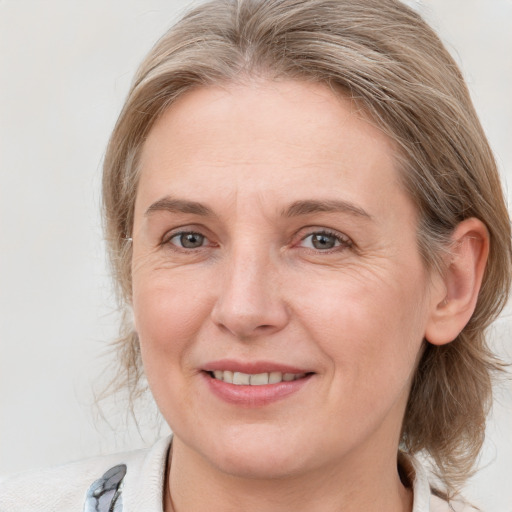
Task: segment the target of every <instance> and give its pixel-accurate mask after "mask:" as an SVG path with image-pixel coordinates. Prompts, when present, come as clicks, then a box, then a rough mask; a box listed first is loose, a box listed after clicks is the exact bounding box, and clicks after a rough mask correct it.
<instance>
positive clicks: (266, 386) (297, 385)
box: [201, 360, 315, 407]
mask: <svg viewBox="0 0 512 512" xmlns="http://www.w3.org/2000/svg"><path fill="white" fill-rule="evenodd" d="M201 373H202V374H203V377H204V379H205V382H206V384H207V387H208V389H210V391H211V392H212V393H213V394H214V395H216V396H217V397H218V398H220V399H221V400H223V401H224V402H227V403H228V404H231V405H236V406H239V407H240V406H241V407H260V406H266V405H269V404H271V403H273V402H277V401H280V400H283V399H285V398H286V397H289V396H291V395H294V394H296V393H299V392H300V390H301V389H303V388H305V387H309V385H308V383H309V382H310V381H311V378H312V377H313V376H314V375H315V372H312V371H307V370H305V369H304V368H294V367H292V366H288V365H281V364H276V363H270V362H264V361H260V362H251V363H248V362H243V363H242V362H238V361H229V360H223V361H216V362H212V363H209V364H208V365H207V366H206V367H205V368H203V370H202V372H201Z"/></svg>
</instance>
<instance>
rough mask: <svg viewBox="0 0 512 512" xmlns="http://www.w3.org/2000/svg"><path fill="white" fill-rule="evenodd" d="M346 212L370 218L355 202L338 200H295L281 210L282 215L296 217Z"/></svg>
mask: <svg viewBox="0 0 512 512" xmlns="http://www.w3.org/2000/svg"><path fill="white" fill-rule="evenodd" d="M322 212H327V213H331V212H334V213H348V214H350V215H354V216H356V217H362V218H366V219H369V220H371V219H372V216H371V215H370V214H369V213H368V212H366V211H365V210H363V209H362V208H360V207H359V206H356V205H355V204H352V203H350V202H347V201H340V200H325V201H317V200H310V199H308V200H305V201H295V202H294V203H292V204H291V205H290V206H289V207H288V208H286V210H284V211H283V212H282V216H283V217H298V216H300V215H308V214H311V213H322Z"/></svg>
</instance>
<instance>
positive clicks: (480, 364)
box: [103, 0, 512, 492]
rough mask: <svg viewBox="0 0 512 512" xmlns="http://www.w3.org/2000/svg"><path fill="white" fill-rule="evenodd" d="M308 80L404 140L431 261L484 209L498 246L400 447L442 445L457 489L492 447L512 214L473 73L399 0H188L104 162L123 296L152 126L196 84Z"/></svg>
mask: <svg viewBox="0 0 512 512" xmlns="http://www.w3.org/2000/svg"><path fill="white" fill-rule="evenodd" d="M255 75H258V76H263V77H264V78H267V79H269V80H279V79H297V80H309V81H314V82H322V83H327V84H329V85H330V86H332V87H335V88H337V89H341V90H342V91H344V93H345V94H346V95H348V96H349V97H350V98H352V99H353V100H354V101H355V102H357V103H358V105H360V106H361V107H362V109H363V111H365V112H366V114H367V115H368V116H369V117H370V118H371V119H372V120H373V122H374V123H375V124H377V125H378V126H379V127H380V129H381V130H383V131H384V132H385V133H386V134H387V135H388V136H389V137H390V138H391V139H393V140H394V141H395V143H396V144H397V147H398V148H399V155H398V158H399V161H400V167H401V176H402V180H403V183H404V185H405V187H406V188H407V190H408V192H409V193H410V195H411V197H412V198H413V200H414V201H415V203H416V205H417V208H418V211H419V218H420V221H419V227H418V244H419V248H420V251H421V254H422V256H423V258H424V261H425V263H426V265H427V266H428V267H429V268H434V269H437V271H442V265H441V255H442V254H443V251H446V250H448V247H449V244H448V242H449V239H450V234H451V233H452V231H453V229H454V228H455V227H456V226H457V224H458V223H459V222H461V221H462V220H464V219H466V218H470V217H476V218H478V219H480V220H482V221H483V222H484V223H485V225H486V226H487V228H488V230H489V233H490V240H491V250H490V256H489V260H488V264H487V268H486V272H485V276H484V281H483V285H482V288H481V292H480V295H479V300H478V303H477V306H476V310H475V312H474V314H473V316H472V318H471V320H470V321H469V323H468V324H467V326H466V327H465V328H464V330H463V331H462V332H461V333H460V334H459V336H458V337H457V338H456V339H455V340H454V341H453V342H452V343H449V344H447V345H445V346H433V345H431V344H429V343H428V342H425V351H424V353H423V356H422V358H421V361H420V363H419V366H418V368H417V371H416V375H415V378H414V381H413V384H412V389H411V393H410V397H409V402H408V405H407V409H406V413H405V418H404V421H403V429H402V448H403V449H404V450H406V451H409V452H411V453H416V452H419V451H425V452H427V453H429V454H430V456H431V457H432V459H433V461H434V462H435V464H436V466H437V471H438V473H439V475H440V477H441V479H442V481H443V483H444V485H445V486H446V490H447V491H448V492H451V491H453V490H455V489H456V488H457V487H458V485H459V484H461V483H462V482H463V481H464V480H465V479H466V478H467V476H468V475H469V473H470V470H471V468H472V467H473V465H474V462H475V459H476V456H477V455H478V452H479V451H480V448H481V445H482V442H483V436H484V429H485V419H486V415H487V412H488V408H489V405H490V400H491V388H492V385H491V384H492V379H491V377H492V374H493V372H494V371H496V370H497V369H499V367H500V365H499V362H498V360H497V359H496V358H495V357H494V355H493V354H492V352H491V351H490V350H489V348H488V346H487V344H486V340H485V337H484V331H485V329H486V328H487V327H488V325H489V324H490V323H491V322H492V321H493V320H494V319H495V318H496V316H497V315H498V313H499V312H500V311H501V309H502V307H503V305H504V303H505V301H506V298H507V295H508V292H509V287H510V276H511V272H510V271H511V260H512V249H511V233H510V221H509V217H508V213H507V209H506V205H505V201H504V198H503V193H502V190H501V185H500V181H499V176H498V172H497V169H496V164H495V161H494V158H493V155H492V152H491V150H490V148H489V145H488V142H487V140H486V137H485V135H484V133H483V130H482V128H481V125H480V123H479V121H478V118H477V115H476V113H475V110H474V108H473V105H472V102H471V99H470V96H469V93H468V90H467V88H466V85H465V82H464V79H463V77H462V75H461V73H460V71H459V69H458V68H457V65H456V64H455V62H454V61H453V59H452V58H451V57H450V55H449V54H448V52H447V51H446V49H445V48H444V46H443V45H442V43H441V42H440V40H439V38H438V37H437V36H436V34H435V33H434V32H433V31H432V29H431V28H430V27H429V26H428V25H427V24H426V23H425V22H424V21H423V20H422V18H421V17H420V16H419V15H418V14H417V13H416V12H414V11H413V10H411V9H409V8H408V7H406V6H405V5H403V4H402V3H401V2H399V1H397V0H213V1H210V2H208V3H205V4H202V5H200V6H199V7H197V8H196V9H194V10H192V11H190V12H189V13H188V14H186V15H185V16H184V18H183V19H182V20H181V21H179V22H178V23H177V24H176V25H175V26H174V27H173V28H171V30H169V31H168V32H167V33H166V34H165V35H164V36H163V37H162V38H161V39H160V41H159V42H158V43H157V44H156V45H155V47H154V48H153V49H152V50H151V51H150V53H149V55H148V56H147V57H146V59H145V60H144V62H143V63H142V65H141V66H140V69H139V70H138V72H137V74H136V77H135V79H134V82H133V85H132V88H131V90H130V92H129V95H128V98H127V100H126V103H125V105H124V108H123V110H122V112H121V114H120V117H119V119H118V121H117V124H116V127H115V129H114V132H113V134H112V137H111V139H110V143H109V146H108V150H107V153H106V156H105V163H104V178H103V200H104V215H105V228H106V237H107V241H108V244H109V251H110V256H111V261H112V266H113V271H114V275H115V278H116V282H117V284H118V286H119V291H120V298H121V303H122V305H123V307H124V308H125V309H126V310H128V309H129V305H130V300H131V275H130V264H131V246H130V244H129V243H127V242H126V237H129V236H130V233H131V229H132V222H133V210H134V203H135V196H136V192H137V181H138V158H139V155H140V150H141V147H142V146H143V144H144V141H145V139H146V137H147V135H148V133H149V131H150V130H151V128H152V126H153V124H154V123H155V121H156V120H157V119H158V117H159V116H160V115H161V114H162V113H163V112H164V110H165V109H166V108H167V107H168V106H169V105H170V104H171V103H172V102H173V101H174V100H175V99H176V98H177V97H178V96H179V95H181V94H183V93H184V92H185V91H187V90H190V89H191V88H192V87H201V86H208V85H211V84H218V83H221V82H230V81H231V82H234V81H242V80H244V78H247V77H251V76H255ZM118 350H119V358H120V361H121V367H122V371H123V372H124V373H122V375H120V378H121V379H124V380H123V382H124V384H127V385H128V387H129V389H130V390H131V393H132V396H133V397H135V396H136V395H137V394H138V392H139V388H138V384H139V381H140V376H141V372H142V370H141V362H140V354H139V345H138V338H137V334H136V333H135V332H134V330H133V326H132V324H131V322H130V321H129V320H127V317H125V321H124V322H123V325H122V328H121V338H120V340H119V341H118Z"/></svg>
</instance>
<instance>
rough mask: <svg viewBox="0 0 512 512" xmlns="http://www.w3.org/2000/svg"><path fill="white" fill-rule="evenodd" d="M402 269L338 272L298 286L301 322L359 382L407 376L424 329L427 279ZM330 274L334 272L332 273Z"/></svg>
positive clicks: (341, 371) (336, 366)
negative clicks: (299, 287)
mask: <svg viewBox="0 0 512 512" xmlns="http://www.w3.org/2000/svg"><path fill="white" fill-rule="evenodd" d="M404 275H405V276H410V275H416V276H421V273H418V271H416V272H415V273H414V274H410V273H408V272H407V271H405V272H404V273H403V274H402V273H400V272H395V273H392V272H390V273H388V274H387V275H386V276H382V275H380V276H378V277H377V276H376V275H375V274H374V273H371V272H366V273H365V272H364V271H363V270H360V271H359V272H358V274H357V276H353V275H350V274H344V275H343V274H341V273H340V274H338V275H337V276H335V277H336V278H337V279H334V278H333V279H329V280H326V281H325V282H323V283H317V284H316V285H315V286H309V287H308V288H307V289H304V290H302V292H301V293H300V294H297V296H298V297H301V299H300V300H301V305H300V306H299V307H298V310H300V311H301V313H299V314H302V315H304V317H306V316H307V319H306V318H304V317H303V319H302V323H303V325H307V326H308V330H309V334H310V336H311V337H312V338H314V339H316V340H317V344H318V345H319V347H320V349H321V350H322V351H323V352H324V353H325V354H326V355H327V357H328V358H329V359H330V360H331V366H332V368H333V371H334V372H335V373H336V374H337V375H338V376H343V378H346V376H347V375H351V380H352V382H353V383H354V385H355V383H356V382H358V383H359V384H358V385H360V386H366V385H368V386H370V385H374V384H375V382H376V381H381V382H386V381H390V382H391V381H393V380H399V381H403V380H404V379H408V378H409V376H410V373H411V372H412V370H413V369H414V363H415V361H416V357H417V354H418V351H419V349H420V346H421V343H422V340H423V334H424V328H425V318H426V309H425V300H424V290H425V283H424V282H423V281H422V279H417V280H416V282H415V280H414V279H411V280H409V279H404V277H403V276H404ZM333 277H334V276H333Z"/></svg>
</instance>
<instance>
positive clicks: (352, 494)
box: [0, 0, 511, 512]
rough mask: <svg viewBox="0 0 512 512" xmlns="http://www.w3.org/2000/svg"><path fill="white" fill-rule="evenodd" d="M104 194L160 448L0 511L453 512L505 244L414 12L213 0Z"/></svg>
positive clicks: (177, 31) (62, 478) (139, 96)
mask: <svg viewBox="0 0 512 512" xmlns="http://www.w3.org/2000/svg"><path fill="white" fill-rule="evenodd" d="M103 185H104V205H105V220H106V232H107V239H108V240H109V243H110V252H111V256H112V262H113V268H114V271H115V275H116V278H117V282H118V283H119V286H120V295H121V298H122V300H123V303H124V304H125V306H126V312H127V315H126V322H125V325H124V326H123V338H122V340H121V342H120V345H119V346H120V352H121V357H122V358H123V361H125V363H126V368H127V374H126V375H127V377H128V384H129V385H131V389H132V392H133V393H134V394H136V393H137V384H138V382H137V379H138V377H139V375H140V368H141V366H140V365H141V364H143V366H144V372H145V374H146V376H147V379H148V382H149V385H150V388H151V391H152V393H153V396H154V397H155V400H156V402H157V404H158V406H159V408H160V410H161V412H162V414H163V416H164V418H165V419H166V421H167V422H168V423H169V425H170V427H171V429H172V430H173V432H174V436H173V439H172V444H171V442H170V440H168V439H166V440H163V441H161V442H160V443H158V444H157V445H156V446H155V447H154V448H153V449H152V450H151V451H149V452H138V453H135V454H120V455H116V456H112V457H109V458H102V459H95V460H92V461H86V462H82V463H77V464H75V465H72V466H66V467H64V468H60V469H57V470H50V471H48V472H47V473H46V474H44V475H41V474H38V475H36V476H35V477H32V478H35V479H36V481H38V482H41V481H44V483H45V492H44V495H42V493H41V492H40V487H39V490H38V491H37V492H36V493H34V494H36V496H34V497H33V498H30V499H25V500H23V499H20V496H21V494H20V492H23V496H25V497H27V496H28V495H30V494H31V489H33V488H34V487H32V486H31V483H30V482H31V480H30V478H31V477H21V478H20V479H18V480H13V481H11V482H7V483H6V484H5V485H4V488H3V490H2V492H1V493H0V496H1V497H0V505H1V506H2V507H4V508H5V509H6V510H15V509H16V507H19V509H20V510H21V509H23V510H29V509H30V507H32V509H33V510H71V509H73V508H77V507H80V506H82V507H83V508H84V510H162V507H163V510H165V511H167V512H169V511H171V510H174V511H176V512H180V511H187V510H193V511H201V510H209V511H212V510H219V511H223V510H234V509H237V510H240V509H241V510H267V509H268V510H272V511H281V510H292V509H293V510H296V509H298V510H319V511H331V510H332V511H337V510H365V511H371V510H397V511H398V510H400V511H411V510H413V511H414V512H420V511H426V510H432V511H444V510H450V507H454V508H457V507H459V509H460V510H462V507H463V505H462V504H460V503H458V502H457V501H456V500H452V499H451V497H452V495H453V494H454V493H455V491H456V490H457V488H458V486H459V485H460V484H461V483H462V482H463V481H464V479H465V478H466V477H467V476H468V474H469V471H470V469H471V467H472V465H473V463H474V460H475V458H476V456H477V454H478V451H479V449H480V446H481V442H482V436H483V427H484V424H485V415H486V411H487V406H488V403H489V398H490V388H491V380H490V379H491V375H492V373H493V372H494V371H495V370H497V369H498V368H499V364H498V362H497V361H496V359H495V358H494V357H493V355H492V354H491V353H490V352H489V350H488V348H487V346H486V344H485V340H484V335H483V331H484V329H485V327H486V326H487V325H488V324H489V323H490V322H491V321H492V320H493V319H494V318H495V316H496V315H497V314H498V312H499V311H500V309H501V307H502V305H503V303H504V301H505V300H506V297H507V293H508V288H509V281H510V262H511V247H510V227H509V219H508V215H507V211H506V207H505V204H504V201H503V196H502V192H501V188H500V184H499V179H498V176H497V172H496V168H495V164H494V161H493V158H492V154H491V152H490V150H489V148H488V145H487V142H486V139H485V136H484V134H483V132H482V130H481V127H480V124H479V122H478V120H477V118H476V115H475V113H474V109H473V107H472V105H471V102H470V99H469V95H468V93H467V90H466V87H465V85H464V82H463V80H462V78H461V76H460V73H459V71H458V70H457V67H456V66H455V64H454V62H453V61H452V59H451V58H450V57H449V55H448V54H447V52H446V50H445V49H444V48H443V47H442V45H441V43H440V42H439V40H438V39H437V37H436V36H435V35H434V34H433V33H432V31H431V30H430V29H429V28H428V27H427V26H426V25H425V24H424V22H423V21H422V20H421V19H420V18H419V16H418V15H417V14H415V13H414V12H412V11H410V10H409V9H408V8H406V7H404V6H403V5H402V4H400V3H398V2H395V1H393V0H385V1H379V2H376V1H375V2H373V1H368V0H366V1H361V0H357V1H356V0H346V1H345V0H343V1H342V0H338V1H328V0H303V1H299V0H283V1H273V0H271V1H269V0H266V1H265V2H263V1H258V0H246V1H238V2H235V1H220V0H216V1H213V2H211V3H208V4H204V5H202V6H201V7H199V8H197V9H196V10H194V11H192V12H191V13H189V14H188V15H187V16H185V18H184V19H183V20H182V21H181V22H179V23H178V24H177V25H176V26H175V27H174V28H173V29H171V30H170V31H169V32H168V33H167V34H166V35H165V36H164V37H163V38H162V39H161V40H160V42H159V43H158V44H157V45H156V47H155V48H154V49H153V50H152V51H151V53H150V54H149V55H148V57H147V58H146V60H145V61H144V62H143V64H142V66H141V68H140V70H139V72H138V74H137V76H136V78H135V81H134V84H133V87H132V90H131V92H130V94H129V97H128V99H127V101H126V104H125V107H124V109H123V111H122V113H121V116H120V118H119V120H118V123H117V126H116V128H115V130H114V133H113V135H112V138H111V141H110V144H109V148H108V151H107V155H106V158H105V167H104V183H103ZM399 448H400V449H399ZM420 452H425V453H427V454H428V455H429V456H430V457H431V459H432V461H433V463H434V464H435V467H436V470H437V473H438V476H439V477H440V479H441V484H442V485H441V486H440V487H439V489H438V490H437V491H435V492H434V494H437V495H439V496H442V497H443V499H441V498H440V497H436V496H434V495H432V496H431V492H430V488H429V484H428V481H427V479H426V476H425V471H424V469H423V468H422V465H421V464H420V462H419V460H418V458H417V457H416V456H415V455H417V454H419V453H420ZM63 482H66V484H64V483H63ZM22 489H23V491H21V490H22ZM31 500H32V501H31ZM448 501H450V503H448ZM0 508H1V507H0ZM2 510H3V508H2Z"/></svg>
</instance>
